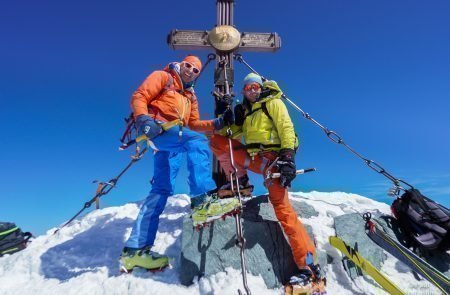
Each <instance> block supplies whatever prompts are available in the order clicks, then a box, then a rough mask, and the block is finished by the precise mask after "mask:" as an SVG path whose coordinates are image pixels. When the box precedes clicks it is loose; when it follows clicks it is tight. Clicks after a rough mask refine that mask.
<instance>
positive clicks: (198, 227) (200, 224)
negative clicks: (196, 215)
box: [193, 208, 241, 230]
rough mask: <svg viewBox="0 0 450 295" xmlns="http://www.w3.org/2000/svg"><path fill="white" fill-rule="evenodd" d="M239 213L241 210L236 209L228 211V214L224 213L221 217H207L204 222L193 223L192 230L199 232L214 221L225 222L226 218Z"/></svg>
mask: <svg viewBox="0 0 450 295" xmlns="http://www.w3.org/2000/svg"><path fill="white" fill-rule="evenodd" d="M240 211H241V208H237V209H235V210H232V211H230V212H227V213H225V214H223V215H221V216H211V217H208V218H207V219H206V221H204V222H197V223H196V222H194V223H193V225H194V229H195V230H201V229H202V228H205V227H208V226H210V225H212V224H213V223H214V221H216V220H219V219H221V220H225V219H226V218H227V217H232V216H234V215H235V214H239V213H240Z"/></svg>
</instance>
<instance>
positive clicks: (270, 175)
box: [266, 168, 317, 180]
mask: <svg viewBox="0 0 450 295" xmlns="http://www.w3.org/2000/svg"><path fill="white" fill-rule="evenodd" d="M314 171H317V169H316V168H307V169H299V170H297V171H295V174H296V175H299V174H305V173H308V172H314ZM280 176H281V173H280V172H273V173H268V174H267V175H266V180H270V179H275V178H280Z"/></svg>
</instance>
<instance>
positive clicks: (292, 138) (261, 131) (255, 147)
mask: <svg viewBox="0 0 450 295" xmlns="http://www.w3.org/2000/svg"><path fill="white" fill-rule="evenodd" d="M264 88H269V89H270V90H271V93H270V95H269V96H267V97H265V98H263V99H261V100H259V101H257V102H254V103H250V102H248V101H247V102H244V104H246V106H247V107H246V111H245V121H244V124H243V125H242V126H241V127H239V126H236V125H233V126H232V131H233V134H234V137H238V136H242V137H243V141H244V144H245V145H246V146H247V151H248V152H249V154H251V155H252V154H256V153H257V152H259V151H262V150H273V151H279V150H280V149H296V148H297V147H298V139H297V136H296V134H295V131H294V125H293V124H292V121H291V117H290V116H289V113H288V110H287V108H286V105H285V104H284V102H283V101H282V100H281V95H282V92H281V90H280V89H279V87H278V85H277V84H276V82H274V81H267V82H265V83H264ZM263 104H265V106H266V109H267V112H268V114H269V115H270V117H272V119H271V118H269V117H268V116H267V115H266V113H265V112H264V111H263ZM225 130H226V128H225ZM221 133H222V132H221Z"/></svg>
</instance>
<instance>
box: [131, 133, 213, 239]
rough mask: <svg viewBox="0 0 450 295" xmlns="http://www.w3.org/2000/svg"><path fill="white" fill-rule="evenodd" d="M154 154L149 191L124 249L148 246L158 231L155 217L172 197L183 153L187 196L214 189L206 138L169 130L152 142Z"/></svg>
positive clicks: (157, 216)
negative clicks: (187, 173) (154, 148)
mask: <svg viewBox="0 0 450 295" xmlns="http://www.w3.org/2000/svg"><path fill="white" fill-rule="evenodd" d="M152 142H153V144H154V145H155V147H156V148H157V149H158V152H157V153H156V154H155V157H154V165H153V180H152V189H151V191H150V194H149V195H148V197H147V198H146V199H145V200H144V202H143V204H142V206H141V209H140V211H139V215H138V217H137V219H136V222H135V223H134V225H133V229H132V231H131V235H130V237H129V238H128V241H127V242H126V243H125V247H129V248H142V247H145V246H152V245H153V243H154V241H155V237H156V232H157V230H158V224H159V216H160V215H161V213H162V212H163V210H164V207H165V206H166V203H167V198H168V197H169V196H171V195H173V192H174V183H175V178H176V176H177V174H178V170H179V169H180V165H181V162H182V159H183V153H186V154H187V168H188V171H189V177H188V183H189V188H190V195H191V196H195V195H199V194H202V193H205V192H207V191H209V190H213V189H214V188H216V184H215V182H214V181H213V179H212V176H211V159H210V150H209V147H208V140H207V138H206V137H205V136H204V135H203V134H200V133H198V132H195V131H192V130H189V129H187V128H184V129H183V133H182V136H181V137H180V136H179V134H178V128H176V127H173V128H170V129H169V130H167V131H165V132H164V133H162V134H160V135H158V136H157V137H155V138H154V139H153V140H152Z"/></svg>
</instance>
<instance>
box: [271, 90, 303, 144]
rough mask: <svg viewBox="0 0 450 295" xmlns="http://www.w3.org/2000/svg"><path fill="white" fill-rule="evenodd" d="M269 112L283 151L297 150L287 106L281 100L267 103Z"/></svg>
mask: <svg viewBox="0 0 450 295" xmlns="http://www.w3.org/2000/svg"><path fill="white" fill-rule="evenodd" d="M266 106H267V111H268V112H269V114H270V115H271V116H272V119H273V124H274V125H275V128H276V129H277V132H278V136H279V137H280V141H281V148H282V149H295V142H296V139H295V131H294V124H292V120H291V117H290V116H289V112H288V110H287V108H286V105H285V104H284V102H283V101H282V100H281V99H272V100H270V101H268V102H267V104H266Z"/></svg>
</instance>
